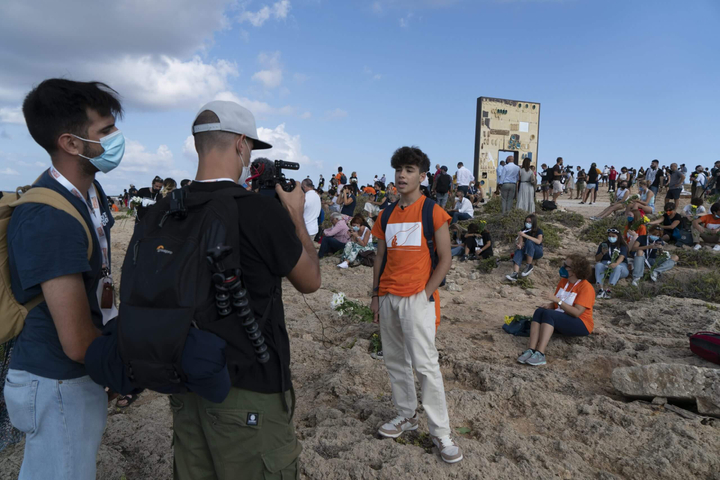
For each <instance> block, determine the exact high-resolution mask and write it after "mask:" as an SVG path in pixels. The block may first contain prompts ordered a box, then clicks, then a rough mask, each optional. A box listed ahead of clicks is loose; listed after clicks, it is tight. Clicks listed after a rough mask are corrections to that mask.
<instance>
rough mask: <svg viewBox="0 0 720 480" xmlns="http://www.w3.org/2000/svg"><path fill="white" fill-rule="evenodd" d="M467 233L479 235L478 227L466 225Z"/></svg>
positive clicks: (474, 224)
mask: <svg viewBox="0 0 720 480" xmlns="http://www.w3.org/2000/svg"><path fill="white" fill-rule="evenodd" d="M467 233H480V226H479V225H478V224H477V223H471V224H470V225H468V230H467Z"/></svg>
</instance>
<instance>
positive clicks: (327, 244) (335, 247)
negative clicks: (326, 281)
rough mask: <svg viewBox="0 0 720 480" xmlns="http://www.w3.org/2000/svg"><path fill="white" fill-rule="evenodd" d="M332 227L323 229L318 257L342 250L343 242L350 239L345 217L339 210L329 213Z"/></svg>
mask: <svg viewBox="0 0 720 480" xmlns="http://www.w3.org/2000/svg"><path fill="white" fill-rule="evenodd" d="M330 221H331V222H332V227H330V228H327V229H325V230H323V234H324V235H325V236H324V237H323V239H322V242H320V251H319V252H318V258H323V257H324V256H325V255H331V254H333V253H335V252H338V251H340V250H343V249H344V248H345V244H346V243H347V242H349V241H350V232H349V227H348V224H347V222H346V221H345V217H343V215H342V214H341V213H340V212H332V213H331V214H330Z"/></svg>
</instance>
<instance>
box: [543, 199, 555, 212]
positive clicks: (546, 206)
mask: <svg viewBox="0 0 720 480" xmlns="http://www.w3.org/2000/svg"><path fill="white" fill-rule="evenodd" d="M541 208H542V209H543V210H544V211H546V212H547V211H550V210H555V209H557V205H556V204H555V202H553V201H552V200H543V202H542V206H541Z"/></svg>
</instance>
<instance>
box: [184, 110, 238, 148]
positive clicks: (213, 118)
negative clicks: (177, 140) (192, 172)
mask: <svg viewBox="0 0 720 480" xmlns="http://www.w3.org/2000/svg"><path fill="white" fill-rule="evenodd" d="M208 123H220V119H219V118H218V116H217V115H216V114H215V113H214V112H212V111H210V110H204V111H202V112H200V114H199V115H198V116H197V118H196V119H195V123H193V127H195V126H198V125H207V124H208ZM236 136H237V134H236V133H231V132H222V131H220V130H210V131H208V132H199V133H195V134H194V137H195V150H197V152H198V155H205V154H206V153H208V152H209V151H210V150H212V149H213V148H216V147H217V148H220V149H222V150H224V149H226V148H228V147H229V146H230V144H232V143H233V141H235V137H236Z"/></svg>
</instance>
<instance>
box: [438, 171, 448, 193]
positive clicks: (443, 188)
mask: <svg viewBox="0 0 720 480" xmlns="http://www.w3.org/2000/svg"><path fill="white" fill-rule="evenodd" d="M451 183H452V177H451V176H450V175H448V174H447V173H441V174H440V175H438V178H437V185H435V191H436V192H437V193H448V192H449V191H450V184H451Z"/></svg>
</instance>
